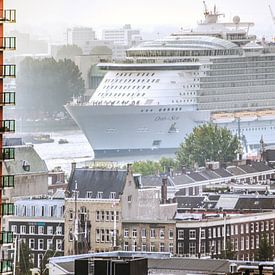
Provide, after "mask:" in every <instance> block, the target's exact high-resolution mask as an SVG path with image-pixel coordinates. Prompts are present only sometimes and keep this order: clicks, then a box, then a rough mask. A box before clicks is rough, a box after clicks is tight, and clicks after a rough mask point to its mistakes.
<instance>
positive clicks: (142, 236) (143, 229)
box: [141, 228, 146, 238]
mask: <svg viewBox="0 0 275 275" xmlns="http://www.w3.org/2000/svg"><path fill="white" fill-rule="evenodd" d="M141 238H146V228H142V229H141Z"/></svg>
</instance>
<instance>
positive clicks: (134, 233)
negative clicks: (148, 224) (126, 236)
mask: <svg viewBox="0 0 275 275" xmlns="http://www.w3.org/2000/svg"><path fill="white" fill-rule="evenodd" d="M132 237H133V238H136V237H137V229H136V228H133V230H132Z"/></svg>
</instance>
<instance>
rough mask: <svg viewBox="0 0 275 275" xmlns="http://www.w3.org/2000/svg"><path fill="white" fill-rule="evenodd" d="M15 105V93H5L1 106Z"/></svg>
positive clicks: (0, 101)
mask: <svg viewBox="0 0 275 275" xmlns="http://www.w3.org/2000/svg"><path fill="white" fill-rule="evenodd" d="M8 105H15V92H4V93H3V95H2V100H1V98H0V106H8Z"/></svg>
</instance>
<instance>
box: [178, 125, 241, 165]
mask: <svg viewBox="0 0 275 275" xmlns="http://www.w3.org/2000/svg"><path fill="white" fill-rule="evenodd" d="M239 150H240V142H239V140H238V138H237V136H234V135H232V134H231V132H230V131H229V130H228V129H226V128H220V127H218V126H217V125H213V124H204V125H201V126H198V127H195V128H194V129H193V132H192V133H191V134H189V135H188V136H187V137H186V138H185V140H184V142H183V143H181V144H180V148H179V150H178V151H177V152H176V156H177V160H178V162H179V164H180V165H185V166H188V167H193V166H194V165H195V164H197V165H199V166H204V165H205V162H206V161H219V162H221V163H225V162H228V161H232V160H234V158H235V157H236V155H237V153H238V152H239Z"/></svg>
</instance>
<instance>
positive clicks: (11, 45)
mask: <svg viewBox="0 0 275 275" xmlns="http://www.w3.org/2000/svg"><path fill="white" fill-rule="evenodd" d="M0 50H16V38H15V37H0Z"/></svg>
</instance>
